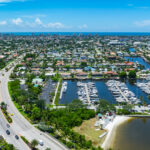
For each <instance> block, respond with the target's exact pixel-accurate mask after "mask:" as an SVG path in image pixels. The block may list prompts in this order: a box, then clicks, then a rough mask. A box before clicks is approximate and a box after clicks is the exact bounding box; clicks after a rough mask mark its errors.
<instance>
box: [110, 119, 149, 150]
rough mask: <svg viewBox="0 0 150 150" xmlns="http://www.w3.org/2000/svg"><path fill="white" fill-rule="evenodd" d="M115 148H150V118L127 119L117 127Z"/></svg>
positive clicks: (137, 149) (146, 149)
mask: <svg viewBox="0 0 150 150" xmlns="http://www.w3.org/2000/svg"><path fill="white" fill-rule="evenodd" d="M111 147H112V148H113V149H114V150H150V118H139V119H134V120H129V121H126V122H125V123H123V124H121V125H120V126H119V127H118V128H117V132H116V135H115V138H114V141H113V144H112V146H111Z"/></svg>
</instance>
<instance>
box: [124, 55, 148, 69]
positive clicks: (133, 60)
mask: <svg viewBox="0 0 150 150" xmlns="http://www.w3.org/2000/svg"><path fill="white" fill-rule="evenodd" d="M124 58H125V59H126V60H127V61H128V60H129V61H131V62H138V63H139V64H141V65H143V66H144V67H145V69H150V64H149V63H147V62H146V61H145V60H144V59H143V58H141V57H124Z"/></svg>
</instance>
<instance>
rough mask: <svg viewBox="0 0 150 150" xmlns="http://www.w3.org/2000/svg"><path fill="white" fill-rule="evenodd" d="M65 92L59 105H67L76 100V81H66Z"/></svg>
mask: <svg viewBox="0 0 150 150" xmlns="http://www.w3.org/2000/svg"><path fill="white" fill-rule="evenodd" d="M67 83H68V85H67V91H66V93H64V94H63V96H62V99H61V100H60V101H59V104H68V103H70V102H72V101H73V100H75V99H78V95H77V81H71V80H68V81H67Z"/></svg>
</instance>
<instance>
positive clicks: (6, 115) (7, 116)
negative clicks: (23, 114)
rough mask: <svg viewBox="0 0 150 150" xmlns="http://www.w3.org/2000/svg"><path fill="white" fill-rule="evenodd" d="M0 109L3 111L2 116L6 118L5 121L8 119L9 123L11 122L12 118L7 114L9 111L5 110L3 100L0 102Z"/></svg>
mask: <svg viewBox="0 0 150 150" xmlns="http://www.w3.org/2000/svg"><path fill="white" fill-rule="evenodd" d="M1 110H2V112H3V114H4V116H5V118H6V119H7V121H8V122H9V123H12V122H13V120H12V118H11V117H10V116H9V113H8V112H7V105H6V104H5V103H4V102H2V103H1Z"/></svg>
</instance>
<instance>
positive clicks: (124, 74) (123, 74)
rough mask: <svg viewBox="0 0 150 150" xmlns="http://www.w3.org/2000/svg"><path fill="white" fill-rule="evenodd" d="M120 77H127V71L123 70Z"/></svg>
mask: <svg viewBox="0 0 150 150" xmlns="http://www.w3.org/2000/svg"><path fill="white" fill-rule="evenodd" d="M119 77H120V78H122V79H124V78H126V77H127V73H126V72H125V71H122V72H121V73H120V74H119Z"/></svg>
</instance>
